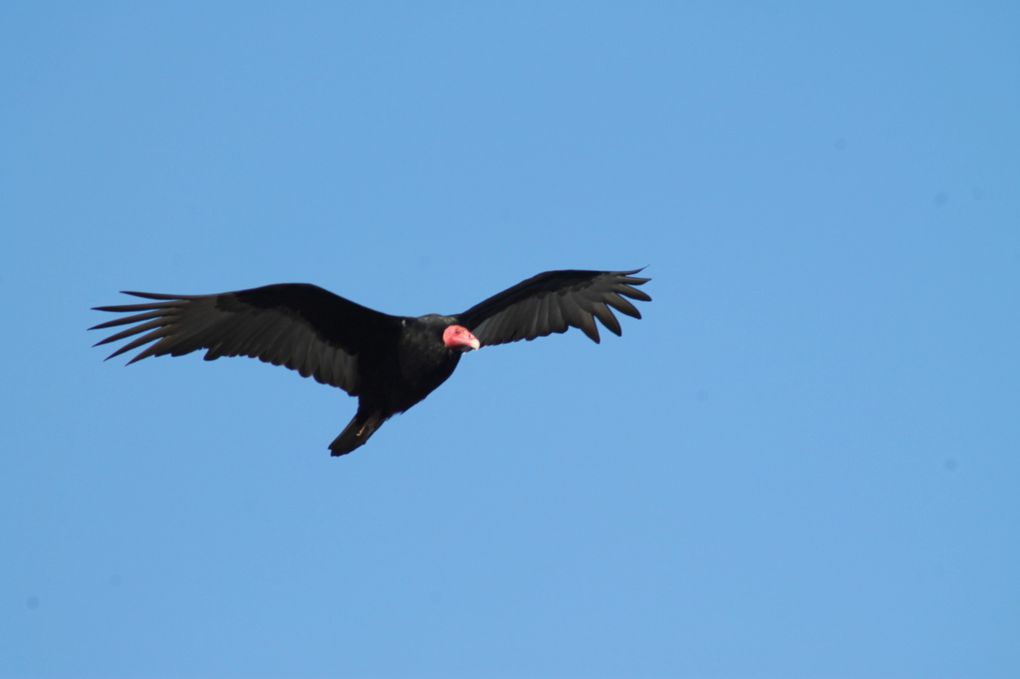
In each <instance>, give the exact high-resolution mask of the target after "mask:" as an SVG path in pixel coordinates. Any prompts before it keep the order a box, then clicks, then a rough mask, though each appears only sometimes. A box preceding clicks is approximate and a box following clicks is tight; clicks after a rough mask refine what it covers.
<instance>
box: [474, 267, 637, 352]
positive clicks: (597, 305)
mask: <svg viewBox="0 0 1020 679" xmlns="http://www.w3.org/2000/svg"><path fill="white" fill-rule="evenodd" d="M640 271H641V269H634V270H632V271H578V270H566V271H546V272H545V273H540V274H538V275H537V276H533V277H531V278H529V279H528V280H526V281H522V282H520V283H518V284H517V285H515V286H513V287H512V288H508V289H507V290H504V291H503V292H500V293H498V294H496V295H493V296H492V297H490V298H489V299H487V300H485V301H484V302H481V303H479V304H476V305H475V306H473V307H471V308H470V309H468V310H467V311H465V312H464V313H462V314H460V315H458V316H457V319H458V320H459V321H460V323H461V324H463V325H464V326H465V327H467V328H468V329H469V330H471V331H472V332H473V333H474V335H475V337H477V338H478V340H479V341H480V342H481V343H482V345H483V346H484V345H492V344H503V343H505V342H515V341H517V340H533V339H535V338H536V337H544V336H546V335H550V334H552V333H554V332H566V331H567V329H568V328H570V327H575V328H580V329H581V330H583V331H584V334H585V335H587V336H588V337H590V338H591V340H592V341H593V342H596V343H597V342H598V341H599V331H598V328H597V327H596V325H595V319H596V318H597V319H599V321H600V322H601V323H602V325H604V326H606V327H607V328H608V329H609V330H610V331H611V332H613V333H614V334H616V335H619V334H621V329H620V322H619V321H618V320H617V319H616V316H614V315H613V312H612V310H611V309H610V307H612V308H613V309H616V310H617V311H619V312H621V313H624V314H626V315H628V316H632V317H634V318H641V313H640V312H639V311H638V310H637V308H636V307H635V306H634V305H633V304H631V303H630V302H629V301H628V299H627V298H630V299H634V300H640V301H642V302H650V301H651V300H652V298H651V297H650V296H648V294H647V293H645V292H643V291H642V290H638V289H637V288H636V287H635V286H638V285H643V284H645V283H647V282H648V281H650V280H651V279H650V278H640V277H636V276H634V274H636V273H640Z"/></svg>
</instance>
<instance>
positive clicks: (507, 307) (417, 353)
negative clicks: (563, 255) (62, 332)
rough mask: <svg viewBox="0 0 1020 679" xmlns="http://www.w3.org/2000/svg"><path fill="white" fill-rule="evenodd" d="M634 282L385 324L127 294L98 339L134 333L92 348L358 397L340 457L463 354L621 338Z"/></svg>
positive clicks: (277, 289)
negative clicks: (268, 374) (245, 372)
mask: <svg viewBox="0 0 1020 679" xmlns="http://www.w3.org/2000/svg"><path fill="white" fill-rule="evenodd" d="M634 273H636V271H624V272H604V271H575V270H570V271H549V272H545V273H542V274H539V275H537V276H534V277H532V278H530V279H528V280H526V281H522V282H521V283H519V284H517V285H515V286H513V287H512V288H509V289H507V290H505V291H503V292H501V293H499V294H497V295H494V296H493V297H490V298H489V299H487V300H485V301H483V302H481V303H480V304H477V305H475V306H474V307H472V308H471V309H468V310H467V311H465V312H463V313H461V314H457V315H453V316H441V315H438V314H429V315H426V316H420V317H417V318H414V317H407V316H390V315H388V314H383V313H380V312H378V311H374V310H372V309H369V308H367V307H364V306H361V305H359V304H356V303H355V302H351V301H350V300H347V299H344V298H342V297H339V296H337V295H334V294H333V293H331V292H328V291H327V290H324V289H322V288H319V287H317V286H314V285H309V284H305V283H285V284H276V285H267V286H264V287H261V288H252V289H249V290H240V291H237V292H228V293H222V294H218V295H162V294H154V293H128V294H132V295H135V296H137V297H142V298H144V299H148V300H152V301H149V302H145V303H142V304H129V305H118V306H110V307H97V309H99V310H102V311H113V312H120V313H129V314H130V315H129V316H126V317H120V318H117V319H114V320H112V321H108V322H106V323H101V324H100V325H97V326H95V327H94V328H93V329H99V328H112V327H116V326H121V325H127V326H129V327H128V328H127V329H125V330H122V331H120V332H118V333H116V334H114V335H112V336H110V337H107V338H106V339H104V340H102V341H100V342H99V344H105V343H107V342H113V341H117V340H121V339H125V338H128V337H133V336H135V335H140V336H139V337H135V338H134V339H133V340H132V341H131V342H129V343H128V344H126V345H124V346H123V347H121V348H120V349H118V350H117V351H115V352H114V353H113V354H111V358H112V357H113V356H116V355H118V354H121V353H123V352H125V351H130V350H131V349H135V348H138V347H141V346H144V345H146V344H149V346H148V347H147V348H145V349H144V350H142V351H141V352H140V353H139V354H138V355H136V356H135V357H134V358H133V359H132V360H131V361H130V362H131V363H133V362H135V361H138V360H141V359H143V358H146V357H148V356H161V355H171V356H180V355H183V354H187V353H190V352H192V351H195V350H199V349H205V350H206V354H205V358H206V360H214V359H216V358H219V357H221V356H250V357H253V358H258V359H260V360H262V361H266V362H269V363H273V364H274V365H284V366H286V367H288V368H291V369H293V370H297V371H298V372H299V373H300V374H301V375H302V376H304V377H314V378H315V379H316V380H317V381H319V382H322V383H324V384H329V385H332V386H336V387H339V388H341V389H343V390H344V391H346V392H347V393H348V394H350V395H351V396H357V397H358V410H357V413H356V414H355V416H354V418H353V419H352V420H351V421H350V423H349V424H348V425H347V427H346V428H345V429H344V430H343V432H341V434H340V435H339V436H337V438H336V439H335V440H334V441H333V443H332V444H330V451H331V452H332V454H333V455H344V454H346V453H349V452H351V451H352V450H354V449H355V448H357V447H359V446H361V445H364V443H365V442H366V441H367V440H368V439H369V437H371V435H372V434H373V433H374V432H375V431H376V430H377V429H378V428H379V427H380V426H381V425H382V424H383V423H384V422H385V421H386V420H387V419H389V418H390V417H392V416H393V415H395V414H397V413H402V412H404V411H405V410H407V409H409V408H411V407H412V406H414V405H415V404H417V403H419V402H420V401H422V400H423V399H424V398H425V397H427V396H428V395H429V394H430V393H432V391H434V390H435V389H436V388H437V387H439V385H441V384H442V383H443V382H445V381H446V380H447V379H448V378H449V377H450V375H452V374H453V371H454V370H455V369H456V367H457V364H458V363H459V362H460V359H461V355H462V353H463V351H465V350H466V349H468V348H473V349H477V348H479V346H484V345H494V344H501V343H504V342H512V341H516V340H520V339H525V340H531V339H534V338H536V337H541V336H544V335H548V334H550V333H554V332H564V331H566V330H567V328H568V327H571V326H572V327H577V328H580V329H581V330H583V331H584V333H585V334H586V335H588V337H590V338H591V339H592V340H593V341H595V342H598V341H599V337H598V330H597V329H596V327H595V323H594V319H595V318H598V319H599V321H601V323H602V324H603V325H604V326H605V327H606V328H608V329H609V330H610V331H612V332H613V333H615V334H617V335H619V334H620V324H619V321H618V320H617V319H616V318H615V317H614V316H613V314H612V312H611V311H610V310H609V307H612V308H613V309H615V310H617V311H619V312H622V313H624V314H627V315H629V316H634V317H636V318H640V313H638V311H637V309H636V308H634V306H633V305H632V304H631V303H630V302H628V301H627V300H626V299H625V298H626V297H629V298H631V299H637V300H641V301H650V300H651V298H650V297H649V296H648V295H647V294H645V293H644V292H642V291H640V290H638V289H636V288H635V287H634V286H636V285H642V284H644V283H645V282H647V281H648V280H649V279H647V278H636V277H633V276H632V274H634ZM454 329H458V330H459V331H463V332H464V333H466V335H465V337H469V338H470V339H469V340H466V339H464V340H459V341H457V340H450V341H449V342H448V340H447V336H446V334H445V333H447V332H449V331H451V330H454ZM472 332H473V333H474V334H472ZM475 335H477V337H476V336H475Z"/></svg>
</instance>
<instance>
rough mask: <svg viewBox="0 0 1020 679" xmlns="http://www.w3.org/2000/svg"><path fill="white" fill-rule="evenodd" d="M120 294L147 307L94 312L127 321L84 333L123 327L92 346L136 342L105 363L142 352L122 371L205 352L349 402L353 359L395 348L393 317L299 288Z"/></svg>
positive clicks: (312, 289)
mask: <svg viewBox="0 0 1020 679" xmlns="http://www.w3.org/2000/svg"><path fill="white" fill-rule="evenodd" d="M126 294H128V295H134V296H135V297H141V298H143V299H147V300H152V301H149V302H144V303H142V304H124V305H117V306H101V307H96V309H97V310H98V311H112V312H115V313H127V314H131V315H129V316H124V317H121V318H117V319H114V320H112V321H107V322H106V323H100V324H99V325H96V326H94V327H92V328H89V329H90V330H102V329H105V328H113V327H117V326H121V325H127V326H129V327H128V328H126V329H124V330H122V331H120V332H118V333H116V334H114V335H111V336H110V337H107V338H105V339H103V340H101V341H100V342H98V343H97V344H96V346H98V345H100V344H107V343H109V342H117V341H120V340H123V339H127V338H129V337H134V336H135V335H140V336H139V337H135V339H133V340H132V341H131V342H129V343H127V344H125V345H124V346H122V347H120V348H119V349H117V351H115V352H113V353H112V354H110V355H109V356H108V357H107V358H108V359H109V358H113V357H114V356H119V355H120V354H123V353H124V352H127V351H131V350H133V349H137V348H139V347H142V346H144V345H146V344H148V345H149V346H148V347H146V348H145V349H143V350H142V351H140V352H139V353H138V354H137V355H136V356H134V358H132V359H131V360H130V361H129V362H128V363H129V364H130V363H134V362H135V361H140V360H142V359H143V358H147V357H149V356H164V355H166V354H169V355H171V356H181V355H183V354H187V353H190V352H192V351H196V350H198V349H205V350H206V353H205V360H207V361H211V360H214V359H217V358H219V357H220V356H250V357H252V358H258V359H260V360H262V361H265V362H267V363H272V364H273V365H283V366H286V367H287V368H290V369H291V370H297V371H298V372H299V373H301V376H302V377H309V376H311V377H314V378H315V379H316V380H318V381H319V382H322V383H323V384H331V385H333V386H335V387H340V388H341V389H343V390H344V391H346V392H347V393H349V394H351V395H352V396H353V395H357V393H358V387H359V385H358V370H357V363H358V356H359V354H362V353H363V352H365V351H379V350H380V348H381V347H384V346H385V345H386V343H387V342H395V338H396V336H397V333H399V328H400V319H399V318H397V317H394V316H389V315H386V314H383V313H379V312H378V311H373V310H372V309H369V308H367V307H363V306H361V305H360V304H355V303H354V302H351V301H349V300H346V299H344V298H343V297H339V296H337V295H334V294H333V293H331V292H329V291H327V290H323V289H322V288H320V287H317V286H314V285H308V284H304V283H285V284H280V285H267V286H265V287H261V288H252V289H250V290H239V291H237V292H225V293H223V294H219V295H161V294H154V293H148V292H127V293H126ZM150 343H151V344H150Z"/></svg>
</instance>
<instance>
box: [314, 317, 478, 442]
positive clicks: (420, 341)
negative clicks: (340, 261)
mask: <svg viewBox="0 0 1020 679" xmlns="http://www.w3.org/2000/svg"><path fill="white" fill-rule="evenodd" d="M449 324H450V321H449V318H448V317H445V316H436V315H429V316H422V317H421V318H404V319H401V326H402V327H403V329H404V332H402V333H401V334H400V336H399V338H398V340H397V350H396V351H395V352H392V353H384V354H380V353H378V352H372V353H371V354H369V355H366V356H365V357H364V358H362V360H361V367H360V370H364V371H365V372H366V373H367V374H370V375H373V376H374V379H372V380H371V381H364V380H363V381H362V384H363V385H364V386H363V387H362V388H361V391H359V392H358V412H357V413H356V414H355V416H354V419H353V420H351V422H350V424H348V425H347V427H346V428H345V429H344V430H343V432H341V433H340V435H339V436H337V437H336V439H334V440H333V443H331V444H330V446H329V449H330V452H331V453H332V454H333V455H344V454H346V453H349V452H351V451H352V450H354V449H355V448H357V447H358V446H361V445H364V444H365V442H366V441H367V440H368V438H369V437H370V436H371V435H372V433H373V432H374V431H375V430H376V429H378V428H379V427H380V426H381V425H382V423H383V422H385V421H386V420H388V419H389V418H390V417H392V416H393V415H396V414H397V413H402V412H404V411H405V410H408V409H409V408H411V406H413V405H415V404H417V403H420V402H421V401H423V400H424V399H425V397H426V396H428V395H429V394H431V393H432V392H433V391H435V389H436V388H437V387H438V386H439V385H441V384H442V383H443V382H445V381H446V380H447V379H449V377H450V375H452V374H453V371H454V370H455V369H456V368H457V364H458V363H459V362H460V356H461V352H459V351H454V350H453V349H448V348H447V347H445V346H443V343H442V335H443V330H444V329H446V327H447V326H448V325H449Z"/></svg>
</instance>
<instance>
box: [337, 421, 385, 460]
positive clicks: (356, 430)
mask: <svg viewBox="0 0 1020 679" xmlns="http://www.w3.org/2000/svg"><path fill="white" fill-rule="evenodd" d="M385 421H386V418H385V417H384V416H383V415H382V414H381V413H369V414H368V415H362V414H361V413H358V414H357V415H355V416H354V419H352V420H351V421H350V423H348V425H347V426H346V427H345V428H344V430H343V431H342V432H340V435H339V436H337V437H336V438H335V439H333V442H332V443H330V444H329V454H330V455H332V456H333V457H337V456H339V455H346V454H347V453H349V452H351V451H353V450H355V449H357V448H360V447H361V446H363V445H365V442H366V441H368V439H369V438H371V436H372V434H374V433H375V430H376V429H378V428H379V427H381V426H382V425H383V422H385Z"/></svg>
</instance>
